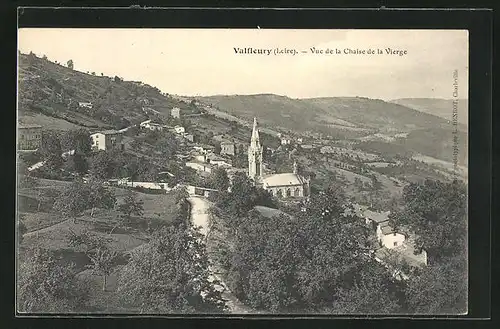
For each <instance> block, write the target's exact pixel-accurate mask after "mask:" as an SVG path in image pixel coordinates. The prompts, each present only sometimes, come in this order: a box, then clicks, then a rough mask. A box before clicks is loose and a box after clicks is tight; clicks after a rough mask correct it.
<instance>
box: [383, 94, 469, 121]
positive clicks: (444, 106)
mask: <svg viewBox="0 0 500 329" xmlns="http://www.w3.org/2000/svg"><path fill="white" fill-rule="evenodd" d="M391 103H394V104H399V105H404V106H406V107H409V108H412V109H415V110H417V111H420V112H424V113H429V114H433V115H437V116H439V117H441V118H444V119H446V120H450V121H451V120H452V115H453V100H452V99H440V98H401V99H395V100H391ZM468 109H469V102H468V100H467V99H458V106H457V111H458V122H459V123H461V124H463V125H467V123H468Z"/></svg>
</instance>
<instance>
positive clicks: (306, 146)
mask: <svg viewBox="0 0 500 329" xmlns="http://www.w3.org/2000/svg"><path fill="white" fill-rule="evenodd" d="M300 148H301V149H303V150H304V151H313V150H314V149H315V148H316V146H314V145H311V144H302V145H300Z"/></svg>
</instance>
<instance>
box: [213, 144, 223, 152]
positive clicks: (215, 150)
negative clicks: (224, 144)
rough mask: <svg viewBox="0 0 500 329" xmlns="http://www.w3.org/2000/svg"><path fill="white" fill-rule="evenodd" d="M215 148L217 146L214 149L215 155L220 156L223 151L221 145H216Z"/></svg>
mask: <svg viewBox="0 0 500 329" xmlns="http://www.w3.org/2000/svg"><path fill="white" fill-rule="evenodd" d="M214 146H215V148H214V153H215V154H220V152H221V150H222V149H221V146H220V143H215V145H214Z"/></svg>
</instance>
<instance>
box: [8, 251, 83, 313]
mask: <svg viewBox="0 0 500 329" xmlns="http://www.w3.org/2000/svg"><path fill="white" fill-rule="evenodd" d="M17 273H18V283H17V284H18V290H17V305H18V307H17V308H18V310H19V311H20V312H30V313H36V312H41V313H66V312H74V311H81V310H83V306H84V305H85V302H86V301H87V299H88V293H89V290H88V286H87V285H86V284H85V282H82V281H81V280H79V279H78V277H77V271H76V268H75V265H74V264H70V265H61V264H60V261H59V260H58V259H56V258H55V257H54V255H53V253H52V252H50V251H48V250H45V249H40V248H35V249H30V250H28V251H27V256H26V258H25V259H22V260H21V262H20V267H19V269H18V271H17Z"/></svg>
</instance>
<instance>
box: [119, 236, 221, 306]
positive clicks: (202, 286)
mask: <svg viewBox="0 0 500 329" xmlns="http://www.w3.org/2000/svg"><path fill="white" fill-rule="evenodd" d="M201 241H202V237H201V235H200V233H199V232H196V231H194V232H193V231H188V230H185V229H184V228H183V227H182V226H169V227H166V228H162V229H161V230H160V231H157V232H155V233H154V235H153V237H152V238H151V240H150V241H149V242H148V243H147V244H145V245H143V246H141V247H140V248H136V249H134V251H132V253H131V259H130V262H129V263H128V264H127V265H125V266H124V268H123V269H122V271H121V276H120V278H119V287H118V292H119V293H120V294H121V295H122V296H123V298H124V299H125V300H126V301H127V302H129V303H131V304H132V305H136V306H137V307H139V308H140V312H141V313H149V314H151V313H195V312H200V313H213V312H222V311H223V310H224V307H225V303H224V301H223V299H222V297H221V294H220V293H219V292H218V291H216V290H215V289H214V286H213V284H212V283H210V282H209V270H208V258H207V255H206V252H205V247H204V244H203V243H202V242H201Z"/></svg>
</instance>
